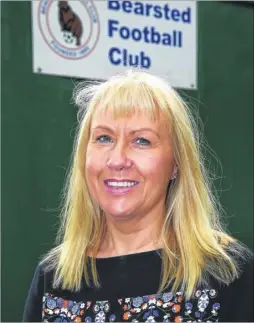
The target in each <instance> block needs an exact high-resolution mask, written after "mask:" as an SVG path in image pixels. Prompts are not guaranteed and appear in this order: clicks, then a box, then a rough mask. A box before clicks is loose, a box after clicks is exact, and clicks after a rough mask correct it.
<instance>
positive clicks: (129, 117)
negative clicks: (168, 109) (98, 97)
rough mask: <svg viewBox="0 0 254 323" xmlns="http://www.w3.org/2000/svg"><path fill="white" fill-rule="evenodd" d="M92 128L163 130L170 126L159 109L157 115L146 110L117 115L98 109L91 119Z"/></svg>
mask: <svg viewBox="0 0 254 323" xmlns="http://www.w3.org/2000/svg"><path fill="white" fill-rule="evenodd" d="M91 121H92V122H91V128H92V129H97V128H103V127H105V126H110V127H113V128H118V129H119V128H121V129H125V130H130V131H133V130H138V129H141V128H143V129H144V128H148V129H149V128H151V129H154V130H157V131H163V130H165V129H167V128H168V122H167V120H166V117H165V116H164V115H163V113H162V112H160V111H158V114H157V115H156V117H154V116H152V115H151V114H149V113H145V112H144V111H138V110H137V111H135V112H134V113H129V114H126V115H125V114H123V115H117V116H116V115H115V114H114V112H113V111H111V110H110V109H108V110H105V111H103V110H97V111H96V112H95V113H94V115H93V117H92V120H91Z"/></svg>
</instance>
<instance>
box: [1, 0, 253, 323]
mask: <svg viewBox="0 0 254 323" xmlns="http://www.w3.org/2000/svg"><path fill="white" fill-rule="evenodd" d="M1 5H2V13H1V16H2V47H1V48H2V58H1V59H2V61H1V62H2V271H1V274H2V305H1V309H2V318H1V321H9V322H10V321H20V320H21V317H22V311H23V306H24V302H25V298H26V295H27V291H28V288H29V284H30V281H31V278H32V274H33V271H34V269H35V266H36V264H37V261H38V257H39V256H40V255H42V254H43V253H44V252H46V250H48V249H49V248H51V246H52V244H53V239H54V234H55V232H56V229H57V214H58V210H57V207H58V202H59V195H60V191H61V188H62V185H63V181H64V176H65V170H66V167H67V165H68V158H69V156H70V153H71V145H72V141H73V136H74V129H75V124H76V109H75V108H74V106H73V105H72V104H71V103H70V100H71V94H72V89H73V85H74V84H73V81H72V80H71V79H67V78H61V77H56V76H44V75H35V74H33V73H32V43H31V10H30V9H31V8H30V2H23V1H20V2H19V1H9V2H2V3H1ZM198 9H199V10H198V13H199V64H198V65H199V73H198V75H199V90H198V91H186V93H187V94H188V95H189V96H190V97H191V98H192V99H195V100H194V103H195V104H196V108H197V109H198V110H199V111H200V114H201V116H202V119H203V121H204V131H205V135H206V136H207V139H208V142H209V144H210V146H211V147H212V149H213V150H214V151H215V152H216V154H217V155H218V156H219V158H220V160H221V162H222V167H223V179H222V181H217V185H220V187H221V189H222V192H221V194H220V195H221V202H222V204H223V206H224V208H225V210H226V211H227V213H228V216H229V219H228V223H229V230H230V231H231V232H232V233H233V234H234V235H235V236H236V237H238V238H239V239H241V240H242V241H243V242H245V243H246V244H247V245H249V246H250V247H251V248H253V247H252V246H253V168H252V166H253V9H251V8H247V7H244V6H234V5H232V4H230V3H216V2H200V3H199V8H198Z"/></svg>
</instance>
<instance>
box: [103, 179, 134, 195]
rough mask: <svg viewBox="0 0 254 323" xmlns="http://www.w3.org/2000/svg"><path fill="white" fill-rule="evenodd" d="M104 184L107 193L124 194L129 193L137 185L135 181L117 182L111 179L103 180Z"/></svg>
mask: <svg viewBox="0 0 254 323" xmlns="http://www.w3.org/2000/svg"><path fill="white" fill-rule="evenodd" d="M104 184H105V186H106V189H107V191H108V192H109V193H113V194H114V193H115V194H125V193H128V192H130V191H131V190H132V189H133V188H134V187H135V186H137V185H138V184H139V182H137V181H130V180H122V181H119V180H118V181H117V180H113V179H109V180H105V181H104Z"/></svg>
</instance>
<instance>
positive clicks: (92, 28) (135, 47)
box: [32, 0, 197, 89]
mask: <svg viewBox="0 0 254 323" xmlns="http://www.w3.org/2000/svg"><path fill="white" fill-rule="evenodd" d="M32 20H33V71H34V72H35V73H44V74H52V75H62V76H70V77H77V78H91V79H105V78H107V77H109V76H111V75H114V74H116V73H118V72H121V71H124V70H126V69H127V68H128V67H133V66H139V67H142V68H143V69H144V70H147V71H148V72H150V73H153V74H156V75H159V76H162V77H166V78H167V79H168V80H169V81H170V82H171V84H172V85H173V86H175V87H179V88H187V89H195V88H197V9H196V1H193V0H191V1H179V0H175V1H159V0H153V1H152V0H150V1H149V0H148V1H147V0H140V1H133V0H131V1H125V0H118V1H115V0H94V1H92V0H70V1H56V0H40V1H32Z"/></svg>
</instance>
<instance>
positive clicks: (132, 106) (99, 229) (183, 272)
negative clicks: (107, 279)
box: [43, 70, 246, 298]
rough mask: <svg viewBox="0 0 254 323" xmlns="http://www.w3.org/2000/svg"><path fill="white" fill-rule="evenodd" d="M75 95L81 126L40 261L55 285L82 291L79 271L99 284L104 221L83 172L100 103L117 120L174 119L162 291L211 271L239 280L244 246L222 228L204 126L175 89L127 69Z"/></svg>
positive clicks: (190, 286) (187, 286)
mask: <svg viewBox="0 0 254 323" xmlns="http://www.w3.org/2000/svg"><path fill="white" fill-rule="evenodd" d="M74 96H75V101H76V104H77V105H78V106H79V107H80V112H79V127H78V131H77V135H76V140H75V143H74V151H73V158H72V162H71V168H70V172H69V176H68V180H67V184H66V188H65V191H64V194H63V197H64V205H63V208H62V214H61V227H60V229H59V233H58V239H57V243H58V245H57V247H55V248H54V249H52V250H51V251H50V252H49V253H48V254H47V255H46V256H45V257H44V260H43V263H47V264H48V265H47V266H48V268H51V269H52V268H54V269H55V275H54V286H55V287H57V286H60V285H61V286H62V287H63V288H64V289H70V290H76V291H77V290H79V289H80V288H81V282H82V277H85V280H86V283H87V284H88V285H91V281H92V284H94V286H97V287H99V286H100V284H99V278H98V274H97V271H96V254H97V251H98V248H99V246H100V243H101V239H102V237H103V235H104V234H105V230H106V222H105V216H104V214H103V210H101V209H100V207H99V206H98V205H95V203H94V202H93V200H92V199H91V196H90V194H89V191H88V186H87V181H86V178H85V162H86V149H87V144H88V141H89V136H90V124H91V120H92V117H93V114H94V112H95V110H96V109H101V110H104V111H107V109H110V110H111V111H112V112H113V113H114V115H115V117H116V118H117V117H118V116H123V115H125V116H128V115H131V114H132V113H134V112H135V111H140V112H142V113H147V114H148V115H150V116H151V117H152V118H156V116H157V113H158V111H159V110H160V111H161V112H162V113H163V114H164V116H165V120H166V121H167V122H168V124H169V125H171V131H172V135H173V151H174V159H175V163H176V165H177V167H178V175H177V178H176V179H175V180H174V181H173V182H172V183H171V185H170V186H169V191H168V194H167V199H166V214H165V221H164V225H163V228H162V233H161V238H162V241H163V249H162V265H163V271H162V277H161V284H160V286H159V288H158V290H159V292H161V291H163V290H165V288H166V287H168V286H169V284H171V283H173V287H172V291H173V292H176V291H177V290H178V289H179V288H182V289H183V290H184V292H185V295H186V297H187V298H189V297H191V296H192V294H193V292H194V289H195V288H196V286H197V285H198V284H199V283H204V284H208V277H213V278H215V279H217V280H218V281H219V282H224V283H225V284H230V282H232V281H233V280H234V279H235V278H237V277H238V276H239V266H238V262H237V260H236V258H237V257H241V256H243V255H244V254H246V252H245V251H246V250H245V248H244V246H242V245H241V244H240V243H239V242H237V241H236V240H234V239H233V238H232V237H230V235H228V234H227V233H226V231H225V230H224V229H223V228H222V225H221V223H220V219H219V213H220V212H219V209H220V208H218V205H219V204H218V201H216V198H215V197H214V194H213V193H212V190H211V183H210V179H209V177H208V176H207V173H206V170H205V167H204V161H203V157H202V154H201V141H200V139H199V131H198V129H197V126H196V123H195V122H194V118H193V117H192V115H191V113H190V110H189V108H188V106H187V105H186V103H185V102H184V101H183V99H182V98H181V97H180V96H179V95H178V93H177V92H176V91H175V90H174V89H173V88H172V87H171V86H170V85H169V84H168V83H167V82H166V81H165V80H163V79H162V78H159V77H156V76H153V75H150V74H148V73H145V72H142V71H137V70H128V71H127V72H126V73H124V74H119V75H116V76H113V77H111V78H110V79H109V80H107V81H106V82H97V83H95V82H93V83H92V84H90V85H86V86H84V84H81V85H79V86H78V87H77V89H76V91H75V94H74ZM89 250H92V251H93V256H92V257H89V256H88V252H89ZM236 256H237V257H236Z"/></svg>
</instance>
